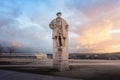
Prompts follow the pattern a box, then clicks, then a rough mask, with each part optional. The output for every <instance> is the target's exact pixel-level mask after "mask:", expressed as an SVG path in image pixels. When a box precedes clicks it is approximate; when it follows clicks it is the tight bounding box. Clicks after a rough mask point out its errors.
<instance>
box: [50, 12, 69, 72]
mask: <svg viewBox="0 0 120 80" xmlns="http://www.w3.org/2000/svg"><path fill="white" fill-rule="evenodd" d="M56 15H57V18H55V19H53V20H52V21H51V22H50V24H49V27H50V28H51V29H52V39H53V66H54V68H56V69H58V70H59V71H64V70H67V69H68V23H67V22H66V21H65V20H64V19H63V18H62V17H61V15H62V13H61V12H58V13H57V14H56Z"/></svg>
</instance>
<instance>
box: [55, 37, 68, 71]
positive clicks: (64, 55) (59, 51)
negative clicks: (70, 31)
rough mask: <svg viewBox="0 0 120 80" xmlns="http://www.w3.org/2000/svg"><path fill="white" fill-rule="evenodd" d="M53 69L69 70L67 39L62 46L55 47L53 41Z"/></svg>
mask: <svg viewBox="0 0 120 80" xmlns="http://www.w3.org/2000/svg"><path fill="white" fill-rule="evenodd" d="M53 67H54V69H56V70H58V71H65V70H69V64H68V37H67V38H66V39H65V44H64V46H59V47H58V46H57V39H53Z"/></svg>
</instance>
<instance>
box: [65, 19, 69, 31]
mask: <svg viewBox="0 0 120 80" xmlns="http://www.w3.org/2000/svg"><path fill="white" fill-rule="evenodd" d="M65 23H66V30H67V31H68V28H69V24H68V23H67V21H65Z"/></svg>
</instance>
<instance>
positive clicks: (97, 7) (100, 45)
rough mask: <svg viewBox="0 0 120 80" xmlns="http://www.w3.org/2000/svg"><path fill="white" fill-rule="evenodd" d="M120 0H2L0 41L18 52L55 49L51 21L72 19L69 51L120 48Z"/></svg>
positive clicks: (113, 50) (69, 21) (117, 49)
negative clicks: (58, 15)
mask: <svg viewBox="0 0 120 80" xmlns="http://www.w3.org/2000/svg"><path fill="white" fill-rule="evenodd" d="M119 5H120V0H58V1H56V0H1V1H0V43H1V44H2V45H4V46H14V47H16V49H17V50H16V51H17V52H27V51H29V52H45V53H51V52H52V39H51V30H50V29H49V26H48V25H49V22H50V21H51V20H52V19H53V18H55V17H56V15H55V14H56V12H58V11H61V12H62V13H63V18H65V19H66V20H67V22H68V23H69V25H70V26H69V52H81V53H82V52H117V51H120V50H119V48H120V44H119V42H120V38H119V34H120V15H119V14H120V6H119Z"/></svg>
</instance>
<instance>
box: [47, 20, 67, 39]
mask: <svg viewBox="0 0 120 80" xmlns="http://www.w3.org/2000/svg"><path fill="white" fill-rule="evenodd" d="M49 27H50V28H51V29H52V30H53V31H52V38H53V39H55V38H56V37H57V36H60V33H61V36H62V37H64V38H66V37H67V32H68V23H67V22H66V21H65V20H64V19H62V18H56V19H54V20H52V21H51V23H50V24H49Z"/></svg>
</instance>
